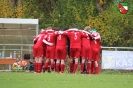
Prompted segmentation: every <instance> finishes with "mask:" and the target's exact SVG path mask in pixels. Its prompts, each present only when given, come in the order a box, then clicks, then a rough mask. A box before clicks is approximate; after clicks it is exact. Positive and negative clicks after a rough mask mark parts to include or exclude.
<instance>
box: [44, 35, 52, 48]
mask: <svg viewBox="0 0 133 88" xmlns="http://www.w3.org/2000/svg"><path fill="white" fill-rule="evenodd" d="M46 39H47V35H46V36H45V37H44V39H43V40H42V41H43V43H45V44H47V45H49V46H53V45H54V44H53V43H50V42H48V41H47V40H46Z"/></svg>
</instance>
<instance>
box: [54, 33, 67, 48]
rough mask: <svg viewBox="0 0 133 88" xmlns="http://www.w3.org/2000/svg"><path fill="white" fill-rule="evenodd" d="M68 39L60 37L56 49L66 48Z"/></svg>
mask: <svg viewBox="0 0 133 88" xmlns="http://www.w3.org/2000/svg"><path fill="white" fill-rule="evenodd" d="M66 42H67V37H66V36H65V35H58V37H57V43H56V47H66Z"/></svg>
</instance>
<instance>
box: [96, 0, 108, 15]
mask: <svg viewBox="0 0 133 88" xmlns="http://www.w3.org/2000/svg"><path fill="white" fill-rule="evenodd" d="M102 1H103V3H100V0H96V3H95V4H96V9H97V11H98V13H100V12H102V11H103V10H104V9H105V3H104V2H105V1H107V0H102Z"/></svg>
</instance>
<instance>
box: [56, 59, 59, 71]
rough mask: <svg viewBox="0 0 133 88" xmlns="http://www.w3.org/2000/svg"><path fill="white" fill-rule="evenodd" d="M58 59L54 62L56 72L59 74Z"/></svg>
mask: <svg viewBox="0 0 133 88" xmlns="http://www.w3.org/2000/svg"><path fill="white" fill-rule="evenodd" d="M59 66H60V59H57V60H56V72H57V73H59Z"/></svg>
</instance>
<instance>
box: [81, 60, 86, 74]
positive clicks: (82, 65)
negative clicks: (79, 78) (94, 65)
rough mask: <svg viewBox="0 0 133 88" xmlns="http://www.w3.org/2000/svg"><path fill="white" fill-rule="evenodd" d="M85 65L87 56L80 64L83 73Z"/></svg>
mask: <svg viewBox="0 0 133 88" xmlns="http://www.w3.org/2000/svg"><path fill="white" fill-rule="evenodd" d="M84 66H85V58H82V61H81V66H80V73H81V74H82V73H83V72H84Z"/></svg>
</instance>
